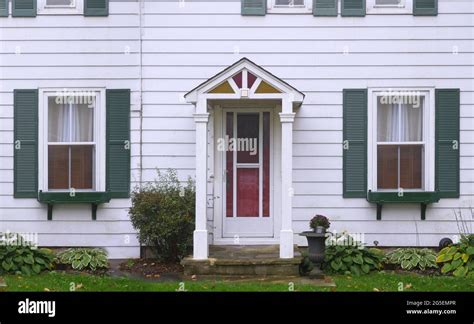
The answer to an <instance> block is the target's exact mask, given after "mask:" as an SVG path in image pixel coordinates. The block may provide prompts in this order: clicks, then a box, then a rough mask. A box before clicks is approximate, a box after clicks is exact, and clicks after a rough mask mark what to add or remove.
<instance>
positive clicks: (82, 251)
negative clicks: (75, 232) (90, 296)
mask: <svg viewBox="0 0 474 324" xmlns="http://www.w3.org/2000/svg"><path fill="white" fill-rule="evenodd" d="M58 260H59V262H60V263H62V264H67V265H70V266H71V267H72V268H73V269H75V270H86V269H87V270H93V271H95V270H96V269H104V268H108V267H109V263H108V261H107V252H106V251H105V250H103V249H96V248H71V249H67V250H65V251H63V252H61V253H59V255H58Z"/></svg>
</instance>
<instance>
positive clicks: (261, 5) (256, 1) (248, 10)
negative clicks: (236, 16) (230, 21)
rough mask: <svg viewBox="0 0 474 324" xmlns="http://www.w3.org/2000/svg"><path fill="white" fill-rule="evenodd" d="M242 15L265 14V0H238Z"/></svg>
mask: <svg viewBox="0 0 474 324" xmlns="http://www.w3.org/2000/svg"><path fill="white" fill-rule="evenodd" d="M240 2H241V4H242V16H265V14H266V12H267V0H240Z"/></svg>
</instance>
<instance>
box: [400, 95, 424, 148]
mask: <svg viewBox="0 0 474 324" xmlns="http://www.w3.org/2000/svg"><path fill="white" fill-rule="evenodd" d="M422 107H423V104H422V102H420V105H418V106H416V105H413V104H408V105H401V110H400V113H401V118H400V121H401V125H400V126H401V127H400V128H401V136H400V141H401V142H421V141H422V140H423V136H422V134H423V108H422Z"/></svg>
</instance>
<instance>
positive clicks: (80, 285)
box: [76, 283, 84, 289]
mask: <svg viewBox="0 0 474 324" xmlns="http://www.w3.org/2000/svg"><path fill="white" fill-rule="evenodd" d="M82 287H84V285H83V284H81V283H80V284H78V285H77V286H76V289H81V288H82Z"/></svg>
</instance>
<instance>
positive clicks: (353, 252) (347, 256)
mask: <svg viewBox="0 0 474 324" xmlns="http://www.w3.org/2000/svg"><path fill="white" fill-rule="evenodd" d="M359 243H360V242H359ZM383 258H384V254H383V252H382V251H380V250H379V249H375V248H366V247H364V246H362V245H361V244H354V245H329V246H327V247H326V251H325V259H324V268H325V269H326V271H328V272H330V273H340V274H352V275H361V274H367V273H369V272H371V271H374V270H381V269H382V268H383V266H382V260H383Z"/></svg>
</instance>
